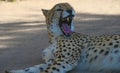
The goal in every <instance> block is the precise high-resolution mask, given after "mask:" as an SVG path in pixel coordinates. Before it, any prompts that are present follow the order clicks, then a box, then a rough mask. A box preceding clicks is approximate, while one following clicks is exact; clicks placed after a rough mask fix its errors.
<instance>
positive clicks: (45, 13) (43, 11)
mask: <svg viewBox="0 0 120 73" xmlns="http://www.w3.org/2000/svg"><path fill="white" fill-rule="evenodd" d="M48 12H49V10H46V9H42V13H43V14H44V16H45V17H46V16H47V15H48Z"/></svg>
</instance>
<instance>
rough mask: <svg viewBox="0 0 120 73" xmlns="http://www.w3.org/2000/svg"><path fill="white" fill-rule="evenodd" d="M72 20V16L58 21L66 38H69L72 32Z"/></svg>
mask: <svg viewBox="0 0 120 73" xmlns="http://www.w3.org/2000/svg"><path fill="white" fill-rule="evenodd" d="M72 20H73V16H68V17H65V18H61V19H60V22H59V26H60V29H61V31H62V32H63V34H64V35H66V36H70V35H71V34H72V33H73V31H72V30H71V24H72Z"/></svg>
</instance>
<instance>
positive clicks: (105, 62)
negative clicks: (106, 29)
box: [10, 3, 120, 73]
mask: <svg viewBox="0 0 120 73" xmlns="http://www.w3.org/2000/svg"><path fill="white" fill-rule="evenodd" d="M43 14H44V15H45V18H46V23H47V29H48V35H49V40H50V42H51V46H49V47H48V48H46V49H45V50H44V53H43V58H44V59H45V61H46V63H45V64H40V65H36V66H33V67H30V68H27V69H24V70H12V71H10V73H66V72H68V71H70V70H72V69H74V68H76V69H79V70H80V71H81V72H82V71H97V72H103V71H104V72H119V71H120V35H109V36H88V35H85V34H80V33H77V32H74V30H73V28H74V25H73V19H72V20H71V21H72V22H71V25H70V26H71V28H69V27H66V28H67V29H69V30H72V31H70V32H67V33H66V31H64V28H63V29H61V28H62V27H61V26H59V25H60V24H59V23H60V20H61V19H64V18H66V19H67V17H68V16H74V15H75V12H74V9H73V8H72V7H71V6H70V5H69V4H68V3H60V4H56V5H55V6H54V7H53V8H52V9H51V10H43ZM61 16H62V17H63V18H61ZM66 19H65V20H66ZM63 21H64V20H63ZM66 21H67V20H66ZM66 21H64V23H63V24H61V25H64V24H65V25H66ZM68 21H69V19H68ZM66 26H68V25H66Z"/></svg>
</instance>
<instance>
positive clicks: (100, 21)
mask: <svg viewBox="0 0 120 73" xmlns="http://www.w3.org/2000/svg"><path fill="white" fill-rule="evenodd" d="M60 2H68V3H70V4H71V5H72V6H73V7H74V9H75V10H76V13H77V15H76V17H75V26H76V31H77V32H81V33H85V34H89V35H108V34H120V1H119V0H30V1H29V0H28V1H22V2H15V3H5V2H0V73H4V70H6V69H8V70H12V69H21V68H26V67H30V66H33V65H36V64H40V63H42V62H44V61H43V60H42V59H41V52H42V50H43V49H44V48H45V47H47V46H48V45H49V43H48V38H47V32H46V24H45V22H44V16H43V15H42V12H41V9H42V8H44V9H50V8H51V7H52V6H54V5H55V4H56V3H60ZM71 73H78V71H77V70H73V71H72V72H71Z"/></svg>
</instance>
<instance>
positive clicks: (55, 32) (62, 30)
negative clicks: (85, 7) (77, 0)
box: [42, 3, 75, 38]
mask: <svg viewBox="0 0 120 73" xmlns="http://www.w3.org/2000/svg"><path fill="white" fill-rule="evenodd" d="M42 12H43V14H44V16H45V18H46V23H47V29H48V35H49V38H51V37H54V38H55V37H57V36H59V35H65V36H70V35H71V34H72V32H73V31H74V25H73V17H74V16H75V11H74V9H73V8H72V7H71V6H70V5H69V4H68V3H59V4H56V5H55V6H54V7H53V8H52V9H50V10H45V9H42Z"/></svg>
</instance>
